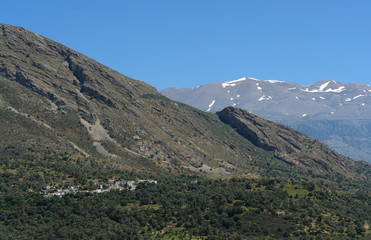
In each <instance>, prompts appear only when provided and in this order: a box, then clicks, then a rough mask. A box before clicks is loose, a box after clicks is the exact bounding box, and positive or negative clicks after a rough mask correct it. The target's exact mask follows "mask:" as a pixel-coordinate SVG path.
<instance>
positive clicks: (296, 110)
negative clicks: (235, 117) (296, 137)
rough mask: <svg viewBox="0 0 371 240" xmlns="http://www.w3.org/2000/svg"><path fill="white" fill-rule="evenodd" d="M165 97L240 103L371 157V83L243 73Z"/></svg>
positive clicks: (206, 104)
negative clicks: (305, 83) (268, 77)
mask: <svg viewBox="0 0 371 240" xmlns="http://www.w3.org/2000/svg"><path fill="white" fill-rule="evenodd" d="M162 94H164V95H165V96H167V97H169V98H171V99H173V100H176V101H180V102H183V103H186V104H189V105H192V106H194V107H197V108H199V109H201V110H204V111H207V112H216V111H219V110H222V109H223V108H225V107H227V106H236V107H239V108H243V109H246V110H248V111H249V112H251V113H254V114H257V115H258V116H260V117H263V118H267V119H270V120H273V121H277V122H280V123H283V124H285V125H288V126H290V127H293V128H295V129H296V130H299V131H301V132H303V133H306V134H308V135H310V136H312V137H314V138H316V139H318V140H320V141H322V142H324V143H326V144H327V145H328V146H330V147H331V148H333V149H335V150H336V151H337V152H339V153H341V154H344V155H346V156H349V157H352V158H354V159H356V160H366V161H368V162H371V86H369V85H365V84H357V83H351V84H343V83H340V82H336V81H333V80H322V81H319V82H317V83H314V84H311V85H309V86H302V85H299V84H295V83H289V82H283V81H278V80H264V81H263V80H258V79H255V78H241V79H237V80H234V81H229V82H214V83H209V84H206V85H203V86H197V87H193V88H167V89H164V90H163V91H162Z"/></svg>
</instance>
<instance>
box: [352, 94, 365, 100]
mask: <svg viewBox="0 0 371 240" xmlns="http://www.w3.org/2000/svg"><path fill="white" fill-rule="evenodd" d="M365 96H366V95H362V94H360V95H357V96H355V97H353V100H354V99H357V98H359V97H365Z"/></svg>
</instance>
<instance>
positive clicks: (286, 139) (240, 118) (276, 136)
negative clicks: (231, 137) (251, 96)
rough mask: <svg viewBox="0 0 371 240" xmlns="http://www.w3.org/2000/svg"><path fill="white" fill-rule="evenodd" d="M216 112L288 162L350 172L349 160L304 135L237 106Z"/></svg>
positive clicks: (261, 146) (252, 139) (241, 131)
mask: <svg viewBox="0 0 371 240" xmlns="http://www.w3.org/2000/svg"><path fill="white" fill-rule="evenodd" d="M217 115H218V116H219V118H220V120H222V121H223V122H224V123H226V124H228V125H230V126H231V127H232V128H234V129H235V130H236V131H237V132H238V133H239V134H241V135H242V136H243V137H245V138H247V139H248V140H250V141H251V142H252V143H254V144H255V145H256V146H258V147H260V148H263V149H265V150H268V151H274V155H275V156H276V157H277V158H278V159H281V160H283V161H285V162H287V163H290V164H293V165H298V166H304V167H311V168H312V167H314V168H317V169H319V170H321V171H324V172H341V173H347V172H349V166H348V165H351V164H352V162H351V160H350V159H348V158H346V157H344V156H342V155H340V154H337V153H335V152H334V151H332V150H331V149H329V148H328V147H327V146H325V145H324V144H322V143H321V142H319V141H317V140H315V139H313V138H311V137H309V136H307V135H305V134H302V133H300V132H298V131H295V130H293V129H291V128H288V127H286V126H284V125H281V124H278V123H275V122H272V121H269V120H265V119H263V118H260V117H258V116H256V115H254V114H252V113H249V112H247V111H246V110H243V109H239V108H235V107H227V108H225V109H224V110H222V111H220V112H217Z"/></svg>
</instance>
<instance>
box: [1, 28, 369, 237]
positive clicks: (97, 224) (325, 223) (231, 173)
mask: <svg viewBox="0 0 371 240" xmlns="http://www.w3.org/2000/svg"><path fill="white" fill-rule="evenodd" d="M250 80H251V79H250ZM250 80H249V81H248V80H247V79H244V80H238V81H234V82H226V83H218V84H215V89H219V90H221V91H222V92H226V93H228V94H231V96H230V98H229V99H230V101H234V103H235V104H236V105H235V106H231V107H226V108H223V109H220V111H217V112H216V113H212V112H214V111H215V110H216V107H217V106H218V104H219V100H218V99H216V98H212V99H209V102H208V103H207V105H206V106H207V109H204V110H206V111H203V110H199V109H197V108H195V107H192V106H189V105H186V104H184V103H181V102H177V101H174V100H171V99H169V98H167V97H165V96H164V95H163V94H161V93H159V92H158V91H157V90H156V89H155V88H154V87H152V86H150V85H148V84H146V83H144V82H141V81H139V80H135V79H132V78H130V77H127V76H125V75H123V74H121V73H119V72H116V71H114V70H112V69H110V68H108V67H107V66H104V65H102V64H100V63H98V62H97V61H95V60H93V59H90V58H89V57H87V56H84V55H83V54H81V53H79V52H77V51H74V50H72V49H70V48H68V47H66V46H64V45H62V44H59V43H57V42H55V41H52V40H50V39H48V38H45V37H43V36H40V35H38V34H36V33H32V32H30V31H28V30H26V29H24V28H22V27H15V26H10V25H5V24H0V126H1V127H0V239H9V240H10V239H92V238H93V239H107V238H108V239H262V238H269V239H303V238H305V239H327V238H330V239H339V238H342V239H369V236H370V234H371V230H370V215H369V214H367V213H368V212H370V196H371V195H370V194H371V193H370V182H371V181H370V180H371V179H370V176H371V165H370V164H369V163H367V162H364V161H354V160H352V159H351V158H349V157H345V156H343V155H341V154H339V153H337V152H335V151H333V150H332V149H330V148H329V147H327V146H326V145H324V144H322V143H321V142H320V141H318V140H315V139H313V138H311V137H309V136H307V135H305V134H303V133H301V132H299V131H296V130H294V129H292V128H289V127H287V126H285V125H282V124H280V123H276V122H273V121H270V120H267V119H265V118H262V117H259V116H257V115H255V114H253V113H251V112H249V111H247V110H244V109H242V108H238V107H240V106H239V105H240V104H238V103H239V102H238V101H237V100H235V98H236V99H240V98H241V99H242V98H243V96H244V95H243V94H242V93H239V92H238V91H233V90H237V88H235V87H237V86H238V84H241V83H243V82H250ZM251 81H254V82H251V83H254V84H253V86H254V87H255V88H256V89H257V90H258V93H260V94H262V93H265V92H264V89H265V88H266V86H265V84H263V82H258V81H256V80H251ZM257 83H258V85H257ZM266 83H269V82H266ZM271 84H277V86H279V85H280V84H282V85H284V83H278V82H272V83H271ZM334 84H335V83H333V82H331V81H329V82H324V83H322V84H321V85H320V86H318V87H317V88H314V87H313V88H308V89H306V88H304V89H303V91H302V90H298V91H301V92H304V93H308V94H309V93H310V91H314V90H316V89H317V90H320V91H325V93H332V91H335V92H336V91H338V92H341V91H343V90H344V88H347V86H345V87H342V86H337V85H336V86H335V85H334ZM200 88H202V87H200ZM266 89H268V88H266ZM328 89H331V90H328ZM260 91H261V92H260ZM289 91H290V90H288V92H289ZM326 91H328V92H326ZM298 93H300V92H298ZM321 93H322V92H321ZM232 94H234V95H232ZM365 94H366V93H365ZM237 95H239V96H238V97H237ZM303 96H304V95H298V96H297V97H298V98H300V97H303ZM329 96H330V95H329ZM201 97H202V96H199V99H201ZM286 97H287V96H286ZM321 97H323V98H325V97H327V95H321ZM348 97H349V98H351V101H346V102H347V103H348V102H354V103H355V102H356V101H359V99H362V98H363V99H364V100H365V99H366V96H360V97H356V96H354V97H351V96H348ZM231 98H233V99H232V100H231ZM255 98H256V99H257V101H258V102H263V103H269V102H272V101H275V96H274V95H273V92H272V93H270V94H268V93H266V94H265V95H264V97H263V96H260V95H259V94H256V96H255ZM318 98H319V99H317V98H316V99H315V100H309V102H308V104H309V103H312V102H314V103H316V102H317V101H320V100H325V99H322V98H320V97H318ZM295 99H296V98H295ZM362 103H365V106H367V105H366V104H367V102H362ZM232 105H233V104H232ZM241 105H242V104H241ZM267 106H268V105H267ZM276 106H279V104H278V103H276ZM310 106H313V105H310ZM365 106H364V105H362V104H361V107H365ZM272 109H273V108H272ZM310 110H311V111H314V110H313V109H310ZM311 111H309V110H308V109H307V110H306V112H305V113H302V114H301V116H300V115H299V116H297V119H302V118H305V117H307V116H303V115H304V114H307V115H308V117H310V115H311V114H312V112H311ZM268 112H269V111H268V110H267V113H268ZM333 115H336V114H335V111H334V114H331V113H330V114H329V115H328V116H329V117H331V116H333ZM349 117H351V116H349ZM293 119H294V118H293ZM326 120H327V121H331V118H329V119H326ZM145 179H146V180H145ZM133 180H137V181H135V182H137V183H138V185H137V186H136V187H135V188H131V187H132V185H130V186H129V185H128V183H129V182H134V181H133ZM113 182H115V184H116V183H118V182H120V184H121V185H124V186H125V188H122V189H121V190H120V188H116V187H118V186H117V185H115V186H116V187H115V188H111V187H113V186H112V185H113ZM107 184H108V185H107ZM98 188H99V189H98ZM127 188H131V190H129V189H127ZM77 189H79V191H78V192H77ZM103 189H104V191H103ZM80 190H81V191H80ZM98 190H99V192H100V193H98ZM102 192H104V193H102ZM42 193H43V194H44V195H42ZM49 193H50V194H49ZM62 195H63V196H62ZM58 196H60V197H58Z"/></svg>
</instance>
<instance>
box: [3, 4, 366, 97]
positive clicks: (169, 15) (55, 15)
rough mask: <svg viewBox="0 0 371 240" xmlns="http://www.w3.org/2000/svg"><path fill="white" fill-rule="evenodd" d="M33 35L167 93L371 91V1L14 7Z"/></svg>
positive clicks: (7, 9)
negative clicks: (281, 86) (239, 84)
mask: <svg viewBox="0 0 371 240" xmlns="http://www.w3.org/2000/svg"><path fill="white" fill-rule="evenodd" d="M1 10H2V11H1V12H2V13H1V15H0V22H1V23H5V24H11V25H17V26H22V27H25V28H27V29H29V30H31V31H33V32H36V33H39V34H41V35H43V36H46V37H48V38H51V39H53V40H55V41H57V42H60V43H62V44H64V45H66V46H68V47H71V48H73V49H75V50H77V51H79V52H81V53H83V54H85V55H87V56H89V57H91V58H93V59H95V60H97V61H99V62H101V63H103V64H105V65H107V66H109V67H111V68H113V69H115V70H117V71H119V72H121V73H123V74H125V75H127V76H129V77H132V78H135V79H139V80H142V81H145V82H147V83H149V84H151V85H153V86H155V87H156V88H157V89H159V90H161V89H163V88H166V87H192V86H196V85H202V84H206V83H208V82H215V81H229V80H233V79H237V78H240V77H245V76H250V77H255V78H258V79H263V80H264V79H277V80H282V81H288V82H295V83H299V84H302V85H309V84H311V83H314V82H317V81H320V80H323V79H332V80H336V81H339V82H343V83H351V82H357V83H364V84H371V14H370V10H371V1H369V0H347V1H344V0H233V1H227V0H224V1H220V0H176V1H175V0H168V1H165V0H156V1H154V0H130V1H126V0H121V1H119V0H111V1H98V0H89V1H85V0H79V1H72V0H64V1H60V0H54V1H50V0H43V1H41V0H33V1H30V0H23V1H20V0H4V1H2V3H1Z"/></svg>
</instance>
